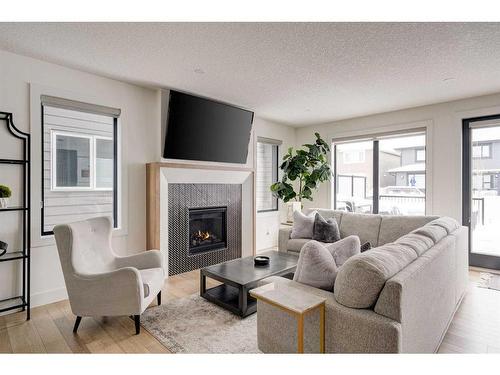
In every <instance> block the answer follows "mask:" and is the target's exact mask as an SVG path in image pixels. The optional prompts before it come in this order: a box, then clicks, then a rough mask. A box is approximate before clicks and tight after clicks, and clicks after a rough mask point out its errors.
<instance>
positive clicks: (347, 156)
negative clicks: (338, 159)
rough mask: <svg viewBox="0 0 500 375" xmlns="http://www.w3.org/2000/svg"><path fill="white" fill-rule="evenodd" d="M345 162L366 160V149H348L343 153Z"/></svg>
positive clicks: (351, 162)
mask: <svg viewBox="0 0 500 375" xmlns="http://www.w3.org/2000/svg"><path fill="white" fill-rule="evenodd" d="M342 154H343V157H344V164H355V163H364V162H365V150H346V151H344V152H343V153H342Z"/></svg>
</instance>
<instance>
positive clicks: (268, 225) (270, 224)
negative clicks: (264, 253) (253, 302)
mask: <svg viewBox="0 0 500 375" xmlns="http://www.w3.org/2000/svg"><path fill="white" fill-rule="evenodd" d="M253 129H254V133H255V140H257V137H265V138H272V139H276V140H279V141H282V142H283V143H282V145H281V146H280V148H279V158H278V162H281V159H282V158H283V155H284V154H286V152H287V150H288V147H293V146H294V145H295V129H294V128H292V127H290V126H286V125H281V124H277V123H274V122H270V121H266V120H263V119H261V118H255V119H254V127H253ZM253 154H254V155H255V154H256V144H255V145H254V152H253ZM280 164H281V163H280ZM280 172H281V171H280ZM278 177H279V178H281V174H280V175H279V176H278ZM278 207H279V211H276V212H262V213H258V214H257V223H256V227H257V228H256V232H257V233H256V248H257V251H259V250H263V249H268V248H270V247H275V246H278V230H279V226H280V222H282V221H283V220H285V219H286V210H285V205H284V204H283V202H282V201H279V206H278Z"/></svg>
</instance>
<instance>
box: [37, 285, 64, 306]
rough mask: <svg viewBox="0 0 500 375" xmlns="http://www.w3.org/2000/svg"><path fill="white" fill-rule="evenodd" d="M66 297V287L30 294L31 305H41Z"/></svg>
mask: <svg viewBox="0 0 500 375" xmlns="http://www.w3.org/2000/svg"><path fill="white" fill-rule="evenodd" d="M65 299H68V293H67V292H66V288H57V289H52V290H47V291H44V292H41V293H32V294H31V307H37V306H43V305H47V304H49V303H53V302H58V301H62V300H65Z"/></svg>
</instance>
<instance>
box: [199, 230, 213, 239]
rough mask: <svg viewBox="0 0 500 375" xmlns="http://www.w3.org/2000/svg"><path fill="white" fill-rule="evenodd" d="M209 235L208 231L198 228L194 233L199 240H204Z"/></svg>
mask: <svg viewBox="0 0 500 375" xmlns="http://www.w3.org/2000/svg"><path fill="white" fill-rule="evenodd" d="M210 237H211V234H210V232H209V231H208V230H207V231H201V230H199V231H198V233H196V234H195V238H196V239H197V240H200V241H206V240H208V239H209V238H210Z"/></svg>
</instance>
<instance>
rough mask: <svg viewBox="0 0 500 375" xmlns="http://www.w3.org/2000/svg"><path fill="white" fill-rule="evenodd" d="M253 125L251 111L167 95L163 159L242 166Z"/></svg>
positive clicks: (197, 99) (192, 98) (182, 96)
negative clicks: (238, 164)
mask: <svg viewBox="0 0 500 375" xmlns="http://www.w3.org/2000/svg"><path fill="white" fill-rule="evenodd" d="M252 121H253V112H251V111H247V110H244V109H241V108H237V107H235V106H232V105H229V104H224V103H220V102H216V101H213V100H209V99H204V98H200V97H197V96H193V95H188V94H184V93H181V92H178V91H170V100H169V106H168V116H167V127H166V135H165V147H164V149H163V157H164V158H167V159H183V160H198V161H215V162H224V163H240V164H244V163H246V161H247V154H248V143H249V141H250V132H251V130H252Z"/></svg>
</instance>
